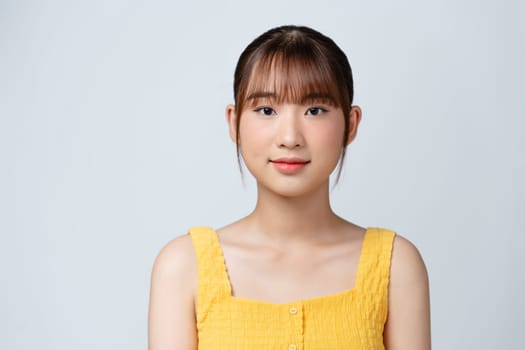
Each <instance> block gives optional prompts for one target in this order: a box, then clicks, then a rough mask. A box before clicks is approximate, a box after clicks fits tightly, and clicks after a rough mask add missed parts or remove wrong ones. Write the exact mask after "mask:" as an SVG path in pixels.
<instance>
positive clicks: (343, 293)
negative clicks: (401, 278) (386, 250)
mask: <svg viewBox="0 0 525 350" xmlns="http://www.w3.org/2000/svg"><path fill="white" fill-rule="evenodd" d="M211 231H212V232H213V238H214V240H215V243H216V244H217V247H218V252H217V254H218V256H219V257H220V260H221V272H222V273H223V278H225V279H226V281H225V284H226V285H227V286H228V290H227V296H228V299H230V300H232V301H235V302H240V303H249V304H255V305H263V306H272V307H283V306H290V305H293V304H312V303H316V302H322V301H325V300H332V299H337V298H343V297H346V296H350V295H353V294H354V293H356V291H357V290H358V289H359V287H360V285H361V283H360V282H361V280H362V276H361V275H362V273H363V268H364V267H363V266H364V257H363V255H364V254H363V252H364V251H365V248H366V242H367V238H368V237H369V236H370V231H371V228H370V227H367V228H366V229H365V232H364V234H363V238H362V241H361V248H360V251H359V259H358V262H357V269H356V275H355V280H354V286H353V287H351V288H347V289H344V290H342V291H340V292H335V293H331V294H327V295H322V296H316V297H310V298H305V299H298V300H292V301H288V302H282V303H275V302H271V301H265V300H259V299H253V298H248V297H242V296H236V295H234V294H233V286H232V283H231V280H230V275H229V274H228V268H227V266H226V259H225V258H224V253H223V251H222V246H221V242H220V240H219V235H218V233H217V231H216V230H215V229H213V228H212V229H211Z"/></svg>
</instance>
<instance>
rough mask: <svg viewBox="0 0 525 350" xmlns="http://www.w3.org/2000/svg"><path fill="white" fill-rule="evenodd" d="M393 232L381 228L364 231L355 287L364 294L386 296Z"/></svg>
mask: <svg viewBox="0 0 525 350" xmlns="http://www.w3.org/2000/svg"><path fill="white" fill-rule="evenodd" d="M395 235H396V234H395V232H393V231H389V230H386V229H381V228H369V229H367V231H366V234H365V237H364V240H363V246H362V250H361V257H360V261H359V267H358V271H357V281H356V282H357V283H356V284H357V286H358V287H359V288H360V289H361V290H362V291H364V292H365V293H374V294H376V293H378V294H384V295H387V293H388V283H389V281H390V261H391V257H392V247H393V243H394V237H395Z"/></svg>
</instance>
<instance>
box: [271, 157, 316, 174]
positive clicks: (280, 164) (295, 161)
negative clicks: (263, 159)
mask: <svg viewBox="0 0 525 350" xmlns="http://www.w3.org/2000/svg"><path fill="white" fill-rule="evenodd" d="M270 163H272V164H273V166H274V167H275V169H277V171H279V172H280V173H283V174H295V173H297V172H299V171H301V170H302V169H303V168H304V167H305V166H306V165H308V163H310V161H309V160H304V159H301V158H277V159H272V160H270Z"/></svg>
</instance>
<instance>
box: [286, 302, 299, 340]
mask: <svg viewBox="0 0 525 350" xmlns="http://www.w3.org/2000/svg"><path fill="white" fill-rule="evenodd" d="M288 311H289V312H290V314H292V315H295V314H296V313H297V308H295V307H291V308H290V310H288ZM290 346H291V345H290ZM294 346H295V345H294ZM290 350H292V349H290Z"/></svg>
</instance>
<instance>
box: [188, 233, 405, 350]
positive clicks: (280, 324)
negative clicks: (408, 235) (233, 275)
mask: <svg viewBox="0 0 525 350" xmlns="http://www.w3.org/2000/svg"><path fill="white" fill-rule="evenodd" d="M189 234H190V235H191V237H192V241H193V245H194V248H195V253H196V256H197V265H198V291H197V332H198V343H199V346H198V349H199V350H207V349H213V350H220V349H224V350H226V349H227V350H241V349H250V350H256V349H265V350H268V349H283V350H318V349H353V350H358V349H367V350H368V349H374V350H375V349H384V345H383V328H384V325H385V321H386V318H387V309H388V282H389V274H390V256H391V252H392V242H393V239H394V236H395V233H394V232H391V231H388V230H384V229H377V228H369V229H367V231H366V234H365V238H364V240H363V245H362V248H361V256H360V258H359V265H358V268H357V277H356V282H355V286H354V288H352V289H349V290H346V291H343V292H340V293H337V294H332V295H328V296H324V297H318V298H312V299H306V300H299V301H295V302H290V303H286V304H274V303H269V302H263V301H256V300H250V299H244V298H238V297H235V296H232V292H231V290H232V289H231V285H230V282H229V278H228V274H227V271H226V265H225V262H224V257H223V254H222V250H221V247H220V245H219V240H218V238H217V233H216V232H215V231H214V230H213V229H211V228H208V227H195V228H192V229H191V230H190V232H189Z"/></svg>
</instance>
